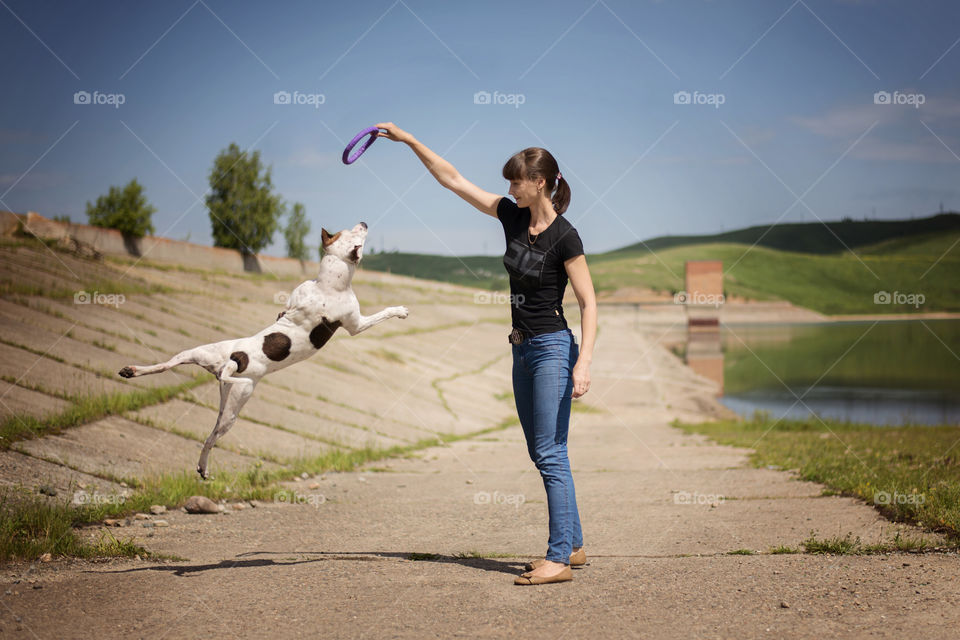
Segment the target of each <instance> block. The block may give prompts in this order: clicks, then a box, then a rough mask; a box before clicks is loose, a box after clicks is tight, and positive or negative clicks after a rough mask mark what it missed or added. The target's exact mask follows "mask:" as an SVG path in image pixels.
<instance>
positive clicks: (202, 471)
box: [197, 465, 210, 480]
mask: <svg viewBox="0 0 960 640" xmlns="http://www.w3.org/2000/svg"><path fill="white" fill-rule="evenodd" d="M197 473H199V474H200V477H201V478H203V479H204V480H209V479H210V476H208V475H207V470H206V469H204V468H202V467H201V466H200V465H197Z"/></svg>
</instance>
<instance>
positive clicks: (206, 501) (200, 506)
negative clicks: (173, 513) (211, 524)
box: [183, 496, 220, 513]
mask: <svg viewBox="0 0 960 640" xmlns="http://www.w3.org/2000/svg"><path fill="white" fill-rule="evenodd" d="M183 508H184V510H185V511H186V512H187V513H218V512H219V511H220V507H218V506H217V503H216V502H214V501H213V500H211V499H210V498H207V497H206V496H190V498H189V499H188V500H187V502H186V504H184V505H183Z"/></svg>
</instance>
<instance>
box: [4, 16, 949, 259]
mask: <svg viewBox="0 0 960 640" xmlns="http://www.w3.org/2000/svg"><path fill="white" fill-rule="evenodd" d="M958 42H960V4H958V3H956V2H953V1H942V2H935V1H929V2H927V1H924V2H906V1H902V2H893V1H886V0H876V1H870V0H861V1H854V0H845V1H840V0H744V1H730V2H719V1H716V2H697V1H693V0H691V1H686V2H666V1H665V2H651V1H627V0H602V1H600V0H598V1H593V0H578V1H572V0H571V1H567V0H560V1H551V2H499V1H489V2H485V1H482V2H453V1H447V2H427V1H423V0H382V1H369V2H368V1H366V0H358V1H356V2H351V3H340V2H336V3H334V2H301V1H294V0H291V1H284V2H275V3H268V2H240V1H226V0H182V1H181V0H176V1H174V0H168V1H164V2H148V1H144V2H135V3H131V2H112V1H107V0H103V1H97V2H44V1H42V0H32V1H26V0H0V60H2V62H0V65H2V67H3V75H4V78H6V84H7V87H8V90H7V92H6V94H5V96H4V100H3V101H2V103H0V113H2V123H0V207H2V208H4V209H11V210H14V211H17V212H24V211H27V210H33V211H37V212H39V213H42V214H44V215H48V216H54V215H69V216H70V217H71V218H72V219H73V220H74V221H80V222H85V221H86V214H85V203H86V202H87V201H88V200H94V199H96V197H97V195H99V194H101V193H104V192H106V190H107V189H108V188H109V186H110V185H122V184H125V183H126V182H127V181H128V180H129V179H131V178H133V177H136V178H137V179H138V180H139V181H140V182H141V183H142V184H144V185H145V187H146V193H147V196H148V198H149V200H150V202H151V203H152V204H153V205H154V206H156V207H157V209H158V211H157V213H156V214H154V224H155V226H156V228H157V231H158V233H159V234H161V235H166V236H168V237H172V238H178V239H189V240H191V241H193V242H200V243H205V244H209V243H210V242H211V232H210V222H209V217H208V214H207V211H206V209H205V207H204V206H203V202H202V197H203V195H204V193H205V191H206V189H207V187H208V173H209V170H210V167H211V166H212V163H213V158H214V156H215V155H216V154H217V153H218V152H219V151H220V150H221V149H223V148H224V147H226V146H227V145H229V144H230V142H236V143H237V144H238V145H240V146H241V147H242V148H250V149H257V150H259V151H260V153H261V156H262V158H263V160H264V161H265V162H266V163H268V164H270V165H272V168H273V180H274V184H275V186H276V188H277V190H278V192H279V193H280V194H281V195H282V196H283V197H284V199H285V200H286V201H288V202H291V203H292V202H295V201H299V202H303V203H304V204H305V206H306V210H307V215H308V217H309V219H310V221H311V223H312V225H313V232H312V234H311V238H310V241H311V242H312V243H313V244H314V245H315V244H317V242H318V236H319V233H320V227H321V225H322V226H324V227H326V228H328V229H331V230H336V229H341V228H345V227H348V226H352V225H353V224H355V223H356V222H357V221H360V220H364V221H366V222H368V223H369V224H370V225H371V236H370V241H369V242H372V245H373V247H375V248H376V249H377V250H380V249H382V248H385V249H387V250H392V249H399V250H403V251H418V252H429V253H439V254H448V255H449V254H459V255H465V254H479V253H488V254H496V253H500V252H502V244H503V238H502V232H501V230H500V226H499V225H498V224H497V223H496V221H493V220H491V219H490V218H487V217H486V216H483V215H481V214H479V213H478V212H476V211H474V210H473V209H472V208H470V207H469V206H468V205H466V204H465V203H463V202H462V201H461V200H459V199H458V198H457V197H456V196H454V195H453V194H451V193H449V192H447V191H446V190H444V189H442V188H441V187H440V186H439V185H437V184H436V183H435V182H434V181H433V179H432V178H431V177H430V176H429V175H426V176H424V169H423V167H422V165H421V164H420V163H419V162H418V161H417V160H416V157H415V156H414V155H413V153H412V152H411V151H410V150H409V149H407V148H406V147H403V146H401V145H398V144H396V143H391V142H389V141H386V140H380V141H378V142H377V144H376V145H374V146H373V147H372V148H371V149H370V151H368V152H367V153H366V154H365V155H364V156H363V158H362V159H361V160H360V161H359V162H357V163H356V164H354V165H351V166H345V165H343V164H341V163H340V161H339V156H340V153H341V151H342V149H343V143H344V142H345V141H347V140H349V139H350V138H351V137H352V136H353V135H354V133H356V132H357V131H359V130H360V129H362V128H364V127H366V126H368V125H370V124H374V123H376V122H379V121H383V120H393V121H394V122H396V123H397V124H398V125H400V126H401V127H403V128H405V129H407V130H409V131H411V132H412V133H413V134H414V135H416V136H417V137H418V138H419V139H420V140H422V141H423V142H424V143H426V144H427V145H429V146H430V147H432V148H433V149H434V150H436V151H437V152H439V153H441V154H443V155H444V156H445V157H446V158H447V159H449V160H450V161H451V162H452V163H453V164H454V165H455V166H456V167H457V168H458V169H459V170H460V171H461V173H462V174H464V175H465V176H466V177H467V178H469V179H470V180H472V181H473V182H475V183H477V184H479V185H480V186H482V187H483V188H485V189H487V190H489V191H494V192H500V193H506V190H507V185H506V183H505V182H504V180H503V179H502V178H501V177H500V168H501V166H502V164H503V162H504V161H505V160H506V159H507V158H508V157H509V156H510V155H511V154H512V153H514V152H515V151H518V150H520V149H522V148H524V147H527V146H545V147H546V148H548V149H550V151H551V152H552V153H553V154H554V155H555V156H556V157H557V159H558V161H559V163H560V167H561V171H562V172H563V174H564V176H565V177H566V178H567V180H568V181H569V182H570V184H571V189H572V193H573V199H572V203H571V206H570V209H569V211H568V213H567V214H566V215H567V217H568V218H569V219H570V220H571V222H573V223H574V225H575V226H576V227H577V228H578V230H579V231H580V234H581V236H582V238H583V240H584V245H585V247H586V248H587V251H588V253H591V252H600V251H605V250H609V249H613V248H615V247H619V246H623V245H625V244H629V243H633V242H636V241H638V240H641V239H646V238H650V237H653V236H657V235H663V234H667V233H671V234H691V233H709V232H715V231H721V230H729V229H733V228H737V227H743V226H749V225H756V224H765V223H772V222H775V221H777V220H781V221H808V222H809V221H816V220H818V219H821V220H838V219H840V218H841V217H844V216H849V217H852V218H855V219H862V218H864V217H871V218H902V217H909V216H911V215H915V216H924V215H928V214H931V213H934V212H936V211H937V210H938V209H939V207H940V203H941V202H942V203H943V206H944V207H945V208H946V209H953V210H957V209H960V187H958V185H960V180H958V178H960V157H958V156H960V85H958V83H957V81H956V79H957V77H958V71H960V44H958ZM81 91H86V92H88V93H90V94H91V96H94V95H96V96H97V97H99V99H100V100H102V101H104V102H105V103H104V104H76V103H75V101H74V95H75V94H76V93H77V92H81ZM278 91H287V92H289V93H290V94H292V95H322V104H319V105H313V104H275V102H274V94H275V93H276V92H278ZM881 91H885V92H888V93H889V94H890V96H891V99H890V100H889V103H886V102H885V101H884V99H883V97H881V98H880V103H879V104H878V103H877V101H876V99H875V94H876V93H877V92H881ZM94 92H97V94H94ZM294 92H298V93H297V94H294ZM478 92H488V93H489V94H490V96H491V100H490V103H486V104H484V103H483V99H482V97H481V99H480V102H479V103H478V102H477V100H476V99H475V97H476V94H478ZM678 92H687V93H689V94H690V101H689V103H685V100H684V96H683V94H681V95H680V96H676V94H677V93H678ZM116 96H120V97H116ZM119 100H122V101H123V104H120V105H119V106H117V105H115V104H110V102H117V101H119ZM304 100H306V99H304ZM319 101H320V98H316V99H314V102H319ZM897 101H899V102H900V103H901V104H892V103H894V102H897ZM920 102H922V104H917V103H920ZM518 103H521V104H518ZM717 103H722V104H717ZM282 252H283V246H282V236H281V235H280V234H277V236H276V237H275V243H274V245H273V246H272V247H271V248H270V249H268V251H267V253H273V254H277V255H279V254H282Z"/></svg>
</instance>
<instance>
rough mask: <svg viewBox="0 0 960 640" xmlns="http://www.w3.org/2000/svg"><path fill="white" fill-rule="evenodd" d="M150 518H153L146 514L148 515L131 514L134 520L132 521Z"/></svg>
mask: <svg viewBox="0 0 960 640" xmlns="http://www.w3.org/2000/svg"><path fill="white" fill-rule="evenodd" d="M151 517H153V516H151V515H150V514H148V513H135V514H133V519H134V520H149V519H150V518H151Z"/></svg>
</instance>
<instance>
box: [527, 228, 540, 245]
mask: <svg viewBox="0 0 960 640" xmlns="http://www.w3.org/2000/svg"><path fill="white" fill-rule="evenodd" d="M530 238H533V240H531V239H530ZM539 238H540V234H539V233H537V234H534V235H531V234H530V232H529V231H527V242H529V243H530V244H536V242H537V240H538V239H539Z"/></svg>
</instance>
